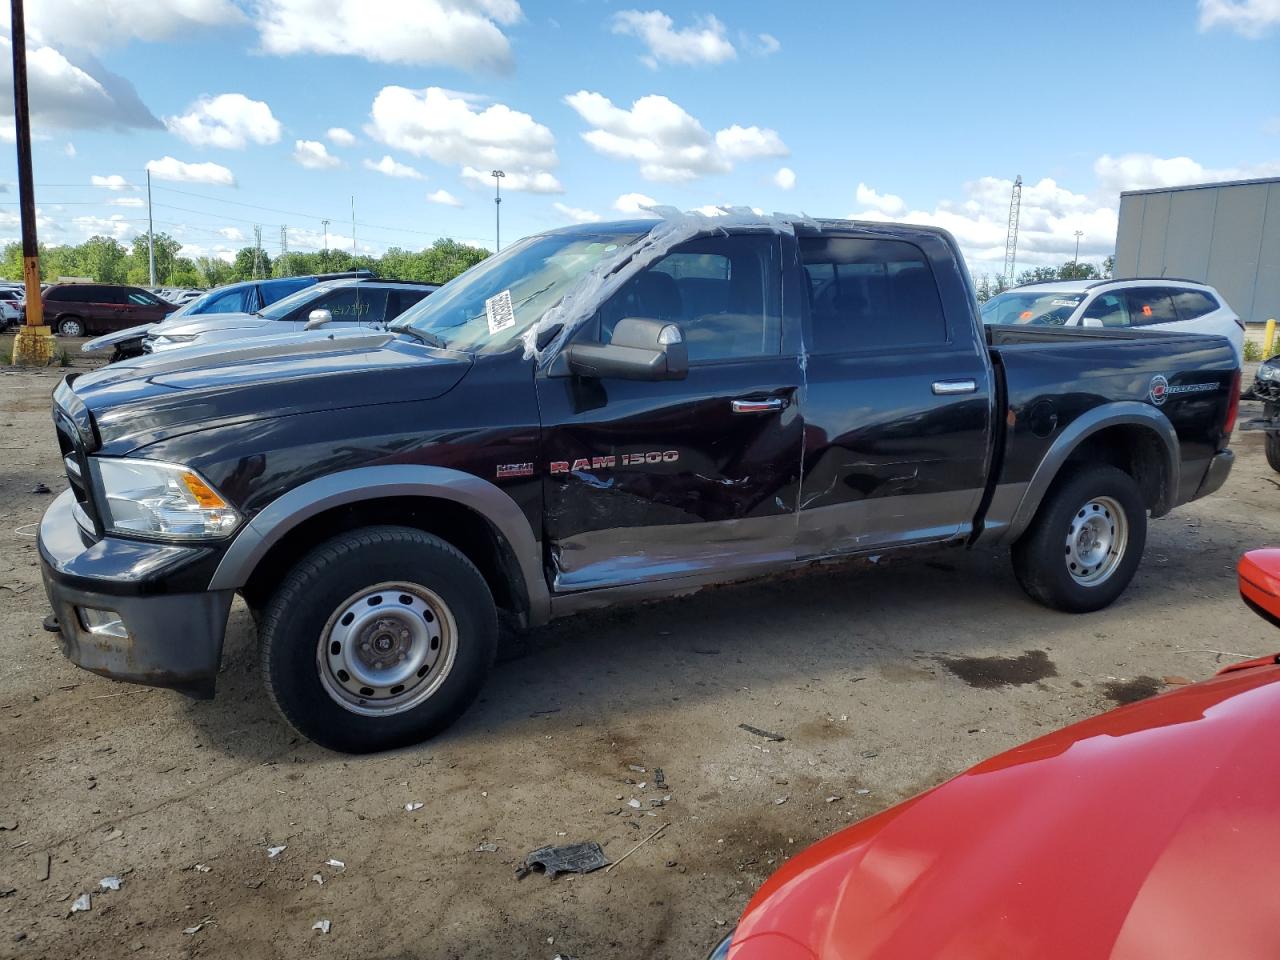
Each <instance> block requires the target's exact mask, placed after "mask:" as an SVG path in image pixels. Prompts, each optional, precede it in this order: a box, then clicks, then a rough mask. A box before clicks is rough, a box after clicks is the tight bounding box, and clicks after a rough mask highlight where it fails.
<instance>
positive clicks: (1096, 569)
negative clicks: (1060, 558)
mask: <svg viewBox="0 0 1280 960" xmlns="http://www.w3.org/2000/svg"><path fill="white" fill-rule="evenodd" d="M1128 545H1129V520H1128V518H1127V517H1126V516H1125V512H1124V510H1123V509H1122V508H1121V506H1120V504H1119V503H1117V502H1116V501H1115V500H1114V499H1112V498H1111V497H1094V498H1093V499H1091V500H1089V501H1087V502H1086V503H1085V504H1084V505H1083V506H1081V507H1080V508H1079V509H1078V510H1076V512H1075V513H1074V514H1073V515H1072V517H1071V523H1070V525H1069V526H1068V529H1067V542H1066V563H1067V572H1068V573H1070V574H1071V579H1072V580H1074V581H1075V582H1076V583H1078V584H1080V585H1081V586H1083V587H1096V586H1098V585H1099V584H1101V583H1105V582H1106V581H1107V580H1108V579H1110V577H1111V575H1112V574H1113V573H1115V572H1116V568H1117V567H1119V566H1120V561H1121V560H1123V559H1124V553H1125V548H1126V547H1128Z"/></svg>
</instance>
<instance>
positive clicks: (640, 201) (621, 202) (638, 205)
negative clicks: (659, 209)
mask: <svg viewBox="0 0 1280 960" xmlns="http://www.w3.org/2000/svg"><path fill="white" fill-rule="evenodd" d="M656 206H658V201H657V200H655V199H653V197H650V196H647V195H645V194H643V193H624V194H622V196H620V197H618V199H617V200H615V201H613V209H615V210H617V211H618V212H619V213H630V214H633V215H635V216H640V217H653V216H657V214H654V213H651V212H650V210H649V208H650V207H656Z"/></svg>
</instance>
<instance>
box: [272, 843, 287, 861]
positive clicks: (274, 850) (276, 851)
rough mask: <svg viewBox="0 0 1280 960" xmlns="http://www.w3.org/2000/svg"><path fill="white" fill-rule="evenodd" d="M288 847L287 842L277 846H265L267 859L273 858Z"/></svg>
mask: <svg viewBox="0 0 1280 960" xmlns="http://www.w3.org/2000/svg"><path fill="white" fill-rule="evenodd" d="M288 849H289V845H288V844H287V843H282V844H280V846H278V847H267V859H268V860H274V859H275V858H276V857H278V856H280V854H282V853H284V852H285V851H286V850H288Z"/></svg>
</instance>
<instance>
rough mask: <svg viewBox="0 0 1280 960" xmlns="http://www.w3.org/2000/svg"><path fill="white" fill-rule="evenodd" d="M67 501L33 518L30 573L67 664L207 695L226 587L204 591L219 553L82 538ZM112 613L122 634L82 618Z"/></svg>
mask: <svg viewBox="0 0 1280 960" xmlns="http://www.w3.org/2000/svg"><path fill="white" fill-rule="evenodd" d="M74 506H75V497H74V495H73V494H72V493H71V491H70V490H68V491H65V492H64V493H62V494H60V495H59V496H58V497H57V498H56V499H55V500H54V501H53V503H52V504H50V505H49V509H48V510H46V511H45V515H44V518H43V519H42V520H41V521H40V537H39V548H40V568H41V575H42V576H43V578H44V588H45V593H47V594H48V596H49V603H50V605H51V606H52V607H53V612H54V613H55V614H56V615H57V617H58V643H59V646H60V647H61V648H62V652H63V654H64V655H65V656H66V657H67V659H69V660H70V661H71V662H72V663H74V664H76V665H77V666H80V667H83V668H84V669H86V670H91V671H93V672H94V673H97V674H101V675H102V676H104V677H110V678H112V679H114V680H126V681H129V682H130V683H142V684H147V685H149V686H155V687H170V688H172V689H175V690H179V691H181V692H183V693H186V694H188V695H189V696H193V697H198V698H201V699H205V698H208V697H212V696H213V691H214V683H215V680H216V678H217V674H218V665H219V663H220V662H221V660H222V642H223V637H224V635H225V632H226V626H227V614H228V613H229V611H230V609H231V599H232V597H233V596H234V591H232V590H217V591H209V590H206V589H204V585H207V584H208V582H209V579H210V577H211V576H212V571H213V569H214V568H216V566H217V563H218V560H219V559H221V556H222V553H223V550H221V549H216V548H213V547H208V546H180V545H172V544H162V543H149V542H144V541H139V540H127V539H124V538H121V537H103V538H102V539H100V540H96V541H95V540H93V539H92V538H90V537H88V536H87V535H86V534H85V533H83V532H82V531H81V529H80V526H79V524H77V523H76V520H75V516H74V514H73V512H72V511H73V508H74ZM85 608H89V609H94V610H111V611H115V612H116V613H117V614H119V617H120V620H121V621H122V624H123V632H124V636H110V635H107V634H105V633H95V632H92V631H90V630H89V628H88V627H87V626H86V622H85V619H84V616H83V614H82V611H83V610H84V609H85Z"/></svg>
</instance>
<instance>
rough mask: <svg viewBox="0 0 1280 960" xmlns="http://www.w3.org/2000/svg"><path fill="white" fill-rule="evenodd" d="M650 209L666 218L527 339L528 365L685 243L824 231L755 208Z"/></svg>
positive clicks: (582, 280) (592, 273)
mask: <svg viewBox="0 0 1280 960" xmlns="http://www.w3.org/2000/svg"><path fill="white" fill-rule="evenodd" d="M646 209H647V210H648V211H649V212H650V213H652V214H655V215H656V216H658V217H660V218H661V219H660V220H659V221H658V222H657V224H655V226H654V228H653V229H652V230H650V231H649V232H648V234H646V235H645V236H644V237H643V238H642V239H641V240H640V241H639V242H637V243H635V244H632V245H630V246H628V247H626V248H624V249H622V250H620V251H619V252H618V254H617V255H615V256H613V257H608V258H606V259H604V260H601V261H600V262H599V263H597V264H596V265H595V266H594V267H592V268H591V269H590V270H588V271H587V272H586V273H584V274H583V275H582V276H581V277H579V278H578V280H577V282H575V283H574V284H573V285H572V286H571V287H570V288H569V289H568V290H567V291H566V292H565V295H564V296H563V297H562V298H561V300H560V302H559V303H557V304H556V305H555V306H553V307H551V308H550V309H549V310H547V312H546V313H544V314H543V315H542V318H541V319H540V320H538V322H537V323H535V324H533V325H532V326H531V327H530V328H529V329H528V330H526V331H525V332H524V333H523V334H522V335H521V340H523V341H524V355H525V358H526V359H528V358H530V357H534V356H536V357H539V358H541V357H542V356H543V355H544V354H546V353H547V352H548V351H554V350H558V349H559V348H560V346H561V344H563V343H564V342H565V340H566V339H568V337H569V336H570V335H572V333H573V332H574V331H575V330H576V329H577V328H578V327H579V326H581V325H582V324H583V323H584V322H586V321H587V320H588V319H590V318H591V317H592V316H593V315H594V314H595V312H596V310H597V309H598V308H599V307H600V305H601V304H603V303H604V302H605V301H606V300H608V299H609V298H610V297H611V296H613V295H614V294H615V293H616V292H617V291H618V290H619V289H621V288H622V286H623V285H624V284H625V283H626V282H627V281H628V280H630V279H631V278H632V277H634V276H635V275H636V274H638V273H639V272H640V271H642V270H644V269H645V268H646V267H648V266H650V265H651V264H653V263H655V262H656V261H658V260H661V259H662V258H663V257H665V256H666V255H667V254H668V253H670V252H671V250H672V248H674V247H677V246H679V245H680V244H682V243H686V242H688V241H690V240H693V239H695V238H697V237H700V236H708V235H715V234H717V233H718V234H722V235H727V233H728V230H729V228H746V229H751V228H756V229H762V230H772V231H774V232H775V233H789V234H794V233H795V224H797V223H802V224H806V225H808V226H812V227H814V228H819V229H820V227H819V225H818V223H817V221H815V220H812V219H810V218H809V217H806V216H803V215H801V216H794V217H793V216H791V215H789V214H774V215H773V216H769V215H768V214H766V213H764V212H763V211H759V210H753V209H752V208H750V207H703V208H702V209H701V210H692V211H689V212H687V213H681V212H680V211H679V210H677V209H676V208H674V207H661V206H655V207H647V208H646ZM710 211H714V212H710ZM557 327H558V328H559V330H558V332H556V333H555V335H554V336H553V337H552V338H551V339H550V340H549V341H547V342H546V343H545V344H543V346H542V347H541V348H539V346H538V345H539V343H540V342H541V341H542V339H543V335H544V334H546V333H549V332H551V331H552V330H554V329H555V328H557Z"/></svg>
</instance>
